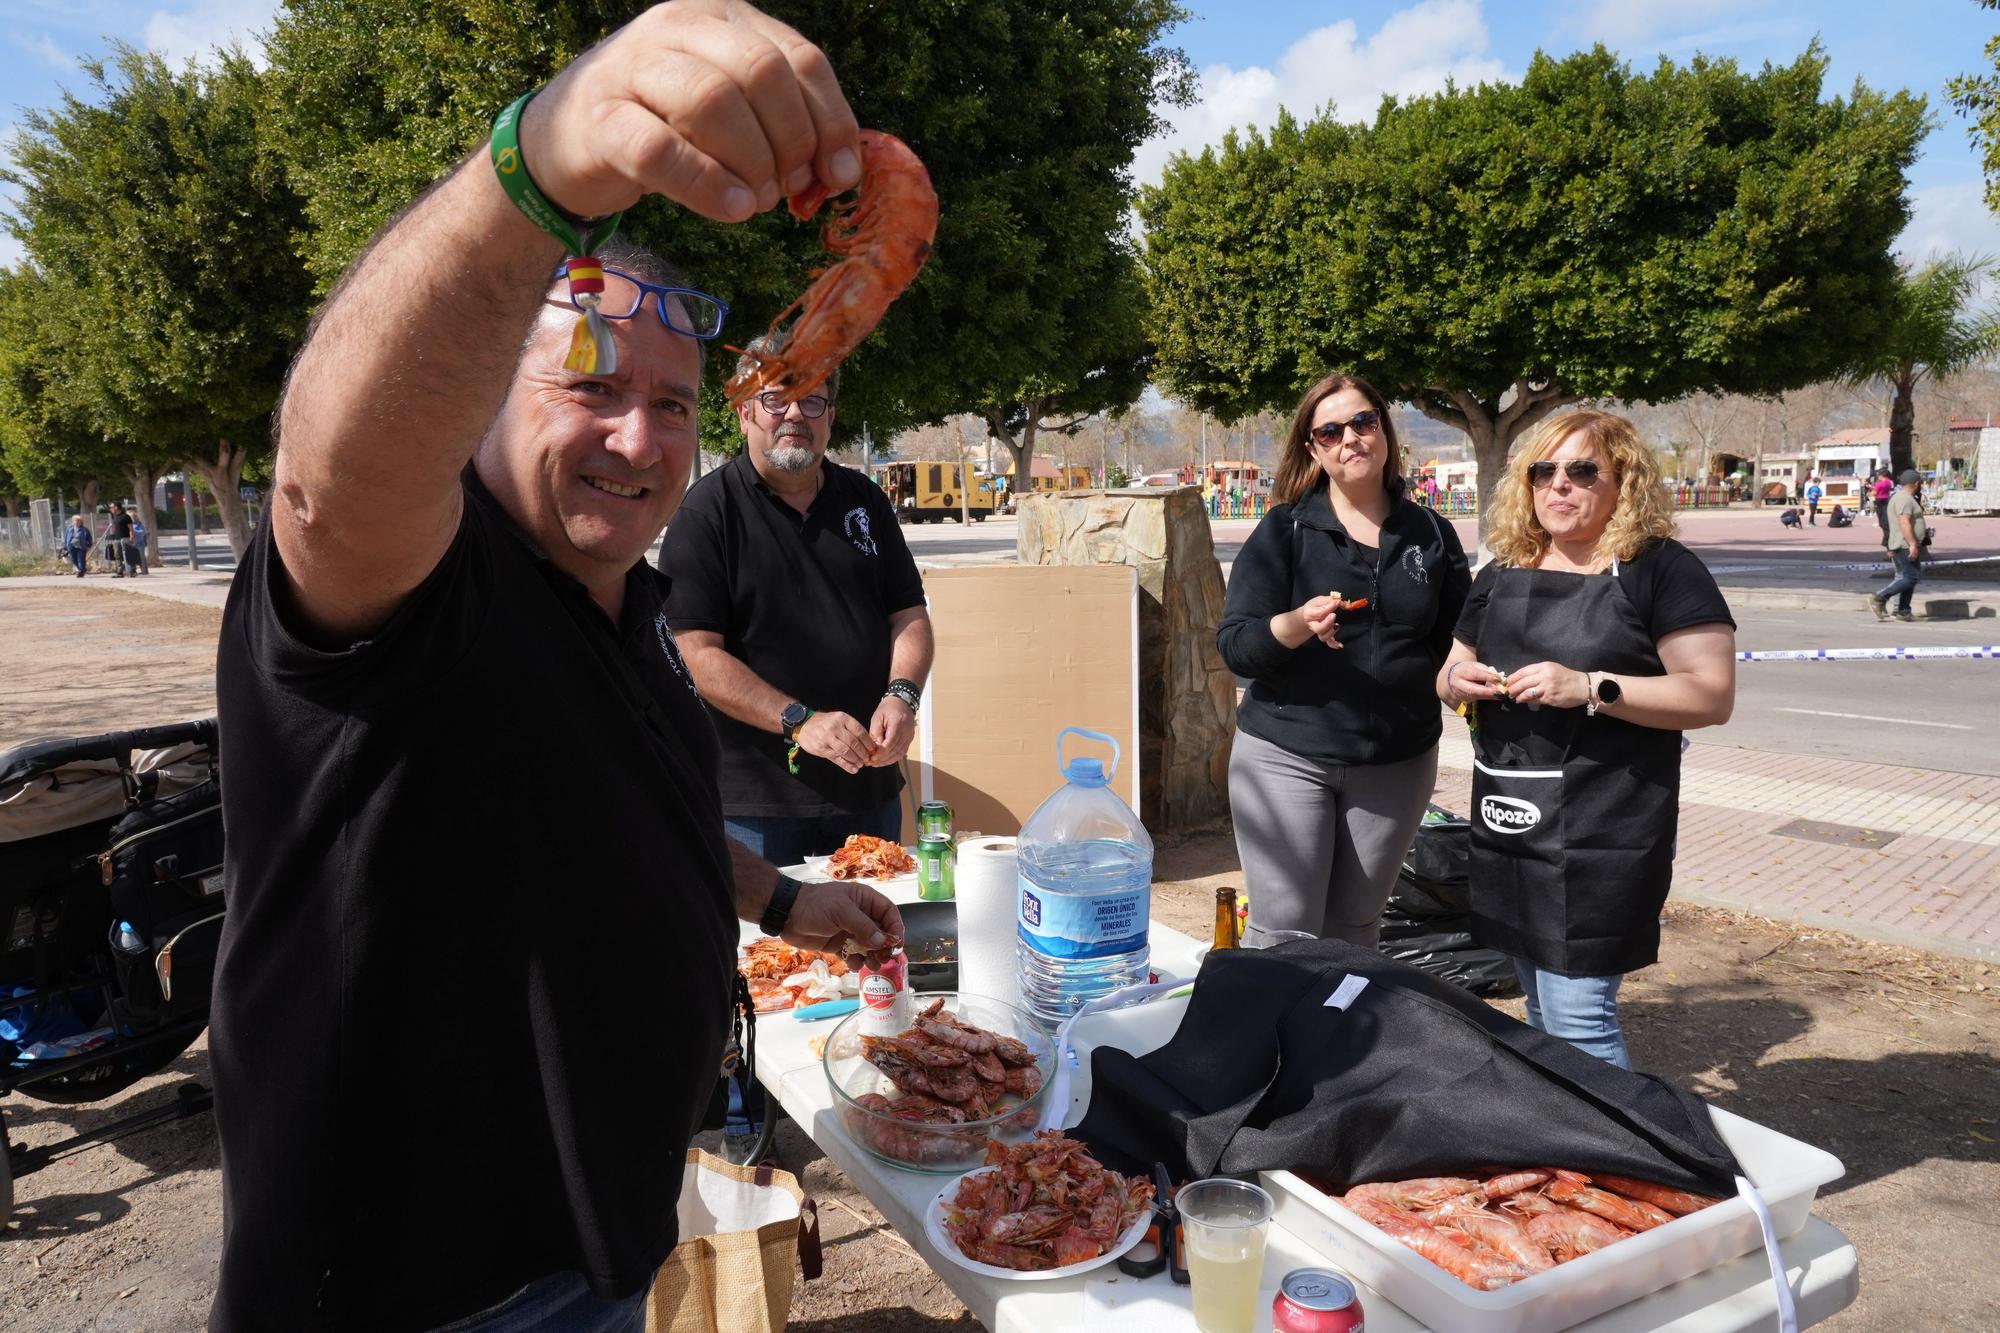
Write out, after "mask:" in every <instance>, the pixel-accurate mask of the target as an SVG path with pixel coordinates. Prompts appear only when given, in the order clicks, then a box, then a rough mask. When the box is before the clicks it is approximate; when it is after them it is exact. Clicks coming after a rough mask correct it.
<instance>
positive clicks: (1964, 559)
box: [1708, 555, 2000, 574]
mask: <svg viewBox="0 0 2000 1333" xmlns="http://www.w3.org/2000/svg"><path fill="white" fill-rule="evenodd" d="M1994 564H2000V555H1965V556H1954V557H1952V558H1951V559H1949V560H1938V559H1927V560H1925V561H1924V562H1923V566H1924V568H1925V569H1946V568H1949V567H1951V566H1953V565H1994ZM1773 569H1799V570H1806V569H1831V570H1836V571H1839V572H1842V573H1854V572H1857V571H1858V572H1860V573H1863V574H1867V573H1871V572H1873V573H1880V574H1887V573H1889V572H1890V571H1891V565H1890V561H1889V557H1888V556H1887V555H1884V556H1883V557H1882V558H1881V559H1880V560H1868V561H1863V562H1862V563H1860V564H1854V565H1805V564H1800V563H1798V562H1797V561H1794V560H1787V561H1784V562H1782V563H1780V564H1775V565H1710V566H1709V567H1708V572H1709V573H1711V574H1759V573H1763V572H1765V571H1767V570H1773Z"/></svg>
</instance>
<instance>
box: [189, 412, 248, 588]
mask: <svg viewBox="0 0 2000 1333" xmlns="http://www.w3.org/2000/svg"><path fill="white" fill-rule="evenodd" d="M249 461H250V455H249V453H248V452H247V451H246V450H243V449H241V448H238V447H237V446H236V445H234V444H231V443H230V442H229V441H228V440H218V441H216V446H215V457H214V459H213V460H210V459H202V458H191V459H189V460H188V465H189V466H190V467H192V468H193V469H194V470H195V471H197V472H199V473H201V479H202V480H203V481H205V482H207V483H208V489H209V490H211V491H213V492H214V493H215V511H216V513H217V514H219V515H221V517H222V530H223V531H224V532H226V533H228V534H229V549H230V550H231V551H233V552H234V553H235V555H236V558H237V559H238V560H241V559H242V558H243V552H244V551H246V550H247V549H249V546H250V524H249V521H248V518H247V516H246V515H245V514H244V512H243V497H242V496H241V495H240V494H238V493H237V488H238V487H239V486H241V485H242V484H243V465H244V464H245V463H248V462H249ZM190 489H192V488H190Z"/></svg>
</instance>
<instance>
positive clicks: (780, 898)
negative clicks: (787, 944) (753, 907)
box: [757, 874, 804, 935]
mask: <svg viewBox="0 0 2000 1333" xmlns="http://www.w3.org/2000/svg"><path fill="white" fill-rule="evenodd" d="M803 887H804V886H803V885H801V884H800V883H799V882H798V881H797V880H795V879H793V878H792V877H791V876H790V875H786V874H780V875H779V876H778V887H776V888H775V889H772V890H771V901H770V902H769V903H768V904H766V905H765V907H764V915H763V916H762V917H761V918H759V919H758V921H757V929H759V930H761V931H763V932H764V933H765V934H766V935H782V934H784V932H785V923H786V922H787V921H790V920H791V919H792V904H793V903H795V902H797V901H798V898H799V890H800V889H801V888H803Z"/></svg>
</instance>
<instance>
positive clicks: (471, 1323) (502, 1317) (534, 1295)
mask: <svg viewBox="0 0 2000 1333" xmlns="http://www.w3.org/2000/svg"><path fill="white" fill-rule="evenodd" d="M651 1291H652V1283H650V1282H649V1283H647V1284H646V1288H645V1290H643V1291H640V1292H638V1293H637V1294H636V1295H632V1296H627V1297H626V1298H625V1299H623V1300H618V1301H607V1300H605V1299H604V1298H603V1297H601V1296H596V1295H593V1294H592V1293H591V1290H590V1284H589V1283H588V1282H586V1281H584V1278H583V1274H581V1273H576V1272H569V1273H551V1274H550V1275H549V1276H547V1277H545V1278H542V1279H540V1280H538V1281H535V1282H530V1283H529V1284H528V1285H527V1286H525V1287H523V1288H521V1290H519V1291H517V1292H515V1293H514V1294H513V1295H512V1296H509V1297H508V1298H507V1299H506V1300H504V1301H502V1302H501V1303H500V1304H498V1305H495V1306H492V1307H491V1308H489V1309H485V1310H481V1311H480V1312H479V1313H478V1314H475V1315H469V1316H467V1317H466V1318H464V1319H459V1320H454V1321H453V1322H451V1323H449V1324H446V1325H445V1326H444V1327H443V1328H441V1329H439V1330H437V1331H436V1333H643V1330H644V1329H645V1327H646V1297H647V1295H648V1294H649V1293H650V1292H651Z"/></svg>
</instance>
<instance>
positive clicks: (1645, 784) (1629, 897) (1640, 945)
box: [1437, 411, 1736, 1069]
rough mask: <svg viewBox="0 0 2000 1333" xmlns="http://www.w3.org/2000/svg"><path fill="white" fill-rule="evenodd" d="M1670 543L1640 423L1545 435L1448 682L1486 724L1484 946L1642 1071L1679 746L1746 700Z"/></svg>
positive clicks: (1533, 1017) (1552, 1016)
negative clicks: (1625, 1009)
mask: <svg viewBox="0 0 2000 1333" xmlns="http://www.w3.org/2000/svg"><path fill="white" fill-rule="evenodd" d="M1673 532H1674V522H1673V515H1672V513H1671V510H1670V509H1669V507H1668V500H1667V494H1666V490H1665V488H1664V487H1663V486H1662V485H1661V481H1660V473H1659V467H1658V464H1657V463H1656V462H1655V461H1654V455H1653V451H1652V450H1651V449H1649V448H1647V447H1646V445H1645V444H1644V443H1643V442H1642V441H1641V440H1640V439H1639V436H1638V433H1637V432H1636V431H1635V430H1634V429H1633V427H1632V423H1631V422H1629V421H1627V420H1625V419H1624V418H1623V417H1619V416H1614V415H1612V414H1611V413H1609V412H1596V411H1582V412H1572V413H1569V414H1566V415H1563V416H1558V417H1552V418H1550V419H1549V420H1547V421H1545V422H1543V423H1542V424H1541V425H1540V426H1538V427H1536V428H1535V430H1534V431H1533V432H1531V433H1530V435H1529V436H1528V438H1527V440H1526V441H1525V442H1524V443H1523V444H1522V445H1521V447H1520V449H1519V450H1518V451H1517V452H1516V454H1515V456H1514V460H1513V462H1512V463H1511V465H1510V466H1509V467H1508V469H1507V475H1506V477H1504V478H1503V479H1502V480H1501V482H1500V485H1499V486H1498V487H1497V488H1496V489H1495V492H1494V506H1493V521H1492V526H1491V528H1490V530H1489V532H1488V534H1487V543H1488V546H1489V548H1490V549H1491V550H1492V552H1493V556H1494V558H1493V560H1492V561H1491V562H1490V563H1489V564H1488V565H1487V566H1486V567H1485V568H1484V569H1482V570H1480V572H1479V576H1478V578H1476V579H1475V580H1474V581H1473V585H1472V593H1471V595H1470V596H1469V597H1468V598H1467V600H1466V606H1465V611H1464V614H1463V615H1461V616H1460V617H1459V622H1458V629H1457V633H1456V636H1455V638H1456V642H1455V643H1454V644H1453V647H1452V651H1451V654H1450V656H1449V657H1448V658H1447V659H1446V660H1445V665H1444V667H1443V669H1442V670H1440V671H1439V672H1438V679H1437V685H1438V695H1439V697H1440V698H1442V699H1443V700H1444V701H1445V702H1446V703H1447V704H1450V705H1453V706H1456V705H1459V704H1466V705H1470V707H1469V708H1468V710H1467V711H1468V719H1469V720H1470V721H1471V723H1472V727H1473V758H1474V765H1473V767H1474V772H1473V778H1472V805H1473V809H1472V816H1471V818H1472V875H1471V882H1472V915H1473V933H1474V936H1475V938H1477V939H1478V940H1479V942H1480V943H1482V944H1485V945H1487V946H1489V947H1491V948H1495V949H1499V950H1501V951H1502V952H1504V953H1507V954H1510V955H1512V956H1513V958H1514V960H1515V968H1516V970H1517V971H1518V972H1519V974H1520V977H1521V987H1522V989H1523V990H1524V991H1525V992H1526V993H1527V997H1528V1022H1529V1023H1530V1024H1532V1025H1533V1026H1535V1027H1537V1028H1540V1029H1542V1030H1543V1031H1544V1032H1548V1033H1551V1034H1553V1035H1555V1036H1558V1037H1562V1038H1564V1039H1566V1040H1568V1041H1570V1042H1572V1043H1574V1044H1575V1045H1576V1046H1578V1047H1580V1048H1582V1049H1583V1050H1585V1051H1588V1052H1590V1053H1591V1054H1592V1055H1595V1056H1598V1057H1599V1058H1601V1059H1604V1060H1609V1061H1610V1062H1611V1063H1613V1064H1616V1065H1619V1066H1621V1067H1623V1068H1627V1069H1629V1068H1631V1059H1630V1057H1629V1056H1628V1055H1627V1054H1626V1050H1625V1039H1624V1034H1623V1033H1622V1032H1621V1031H1620V1029H1619V1026H1618V1010H1617V1000H1618V985H1619V982H1621V981H1622V980H1623V979H1624V974H1625V973H1627V972H1630V971H1632V970H1634V969H1636V968H1641V967H1645V966H1647V965H1648V964H1651V963H1652V962H1654V961H1656V959H1657V958H1658V955H1659V945H1660V928H1659V913H1660V907H1661V905H1662V904H1663V903H1665V902H1666V898H1667V889H1668V887H1669V886H1670V885H1671V883H1672V881H1673V859H1674V833H1675V827H1676V822H1677V819H1678V815H1679V801H1680V776H1681V749H1682V746H1683V744H1684V743H1683V741H1682V740H1681V733H1682V732H1683V731H1686V730H1691V729H1693V728H1695V727H1707V726H1715V725H1719V724H1720V723H1723V722H1726V721H1728V720H1729V714H1730V710H1731V709H1732V707H1733V706H1734V704H1735V699H1736V658H1735V648H1736V636H1735V629H1736V626H1735V621H1734V620H1733V619H1731V617H1730V614H1729V607H1728V604H1727V603H1726V602H1724V601H1723V599H1722V593H1721V592H1720V590H1719V589H1717V588H1716V586H1715V580H1714V578H1713V577H1711V576H1710V574H1709V572H1708V570H1707V568H1706V567H1705V566H1703V565H1702V563H1701V561H1699V560H1698V559H1696V558H1695V556H1694V554H1693V553H1692V552H1691V551H1689V550H1688V549H1687V548H1686V547H1684V546H1682V545H1681V544H1680V543H1679V542H1677V541H1675V540H1674V539H1673Z"/></svg>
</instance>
